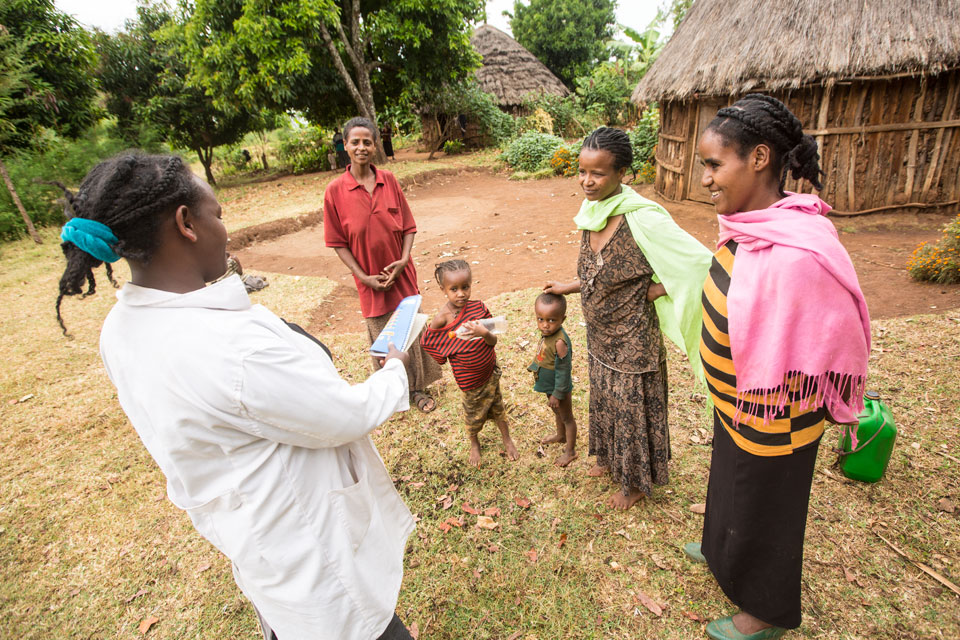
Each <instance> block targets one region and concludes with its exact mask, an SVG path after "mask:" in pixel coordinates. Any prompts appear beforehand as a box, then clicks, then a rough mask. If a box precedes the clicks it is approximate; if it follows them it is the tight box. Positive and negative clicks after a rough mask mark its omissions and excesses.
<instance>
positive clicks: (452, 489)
mask: <svg viewBox="0 0 960 640" xmlns="http://www.w3.org/2000/svg"><path fill="white" fill-rule="evenodd" d="M459 488H460V485H458V484H452V485H450V486H449V487H447V492H448V493H453V492H454V491H456V490H457V489H459Z"/></svg>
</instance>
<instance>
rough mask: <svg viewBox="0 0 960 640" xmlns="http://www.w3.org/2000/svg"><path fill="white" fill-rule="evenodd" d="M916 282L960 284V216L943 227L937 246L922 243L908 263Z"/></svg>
mask: <svg viewBox="0 0 960 640" xmlns="http://www.w3.org/2000/svg"><path fill="white" fill-rule="evenodd" d="M907 269H908V270H909V271H910V275H911V276H913V279H914V280H929V281H931V282H939V283H941V284H951V283H954V282H960V214H957V217H956V218H954V219H953V220H951V221H950V222H949V223H947V225H946V226H944V227H943V237H942V238H940V239H939V240H938V241H937V242H936V243H935V244H928V243H926V242H921V243H920V246H918V247H917V248H916V249H914V251H913V254H912V255H911V256H910V259H909V260H908V261H907Z"/></svg>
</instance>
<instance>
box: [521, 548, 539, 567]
mask: <svg viewBox="0 0 960 640" xmlns="http://www.w3.org/2000/svg"><path fill="white" fill-rule="evenodd" d="M523 555H525V556H527V560H528V561H529V562H530V564H533V563H534V562H536V561H537V550H536V549H530V551H524V552H523Z"/></svg>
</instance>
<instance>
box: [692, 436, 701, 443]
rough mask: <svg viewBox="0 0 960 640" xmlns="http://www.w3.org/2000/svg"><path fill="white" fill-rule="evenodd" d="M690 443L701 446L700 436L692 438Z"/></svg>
mask: <svg viewBox="0 0 960 640" xmlns="http://www.w3.org/2000/svg"><path fill="white" fill-rule="evenodd" d="M690 442H692V443H693V444H700V436H698V435H696V434H694V435H692V436H690Z"/></svg>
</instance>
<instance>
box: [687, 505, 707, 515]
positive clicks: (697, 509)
mask: <svg viewBox="0 0 960 640" xmlns="http://www.w3.org/2000/svg"><path fill="white" fill-rule="evenodd" d="M690 511H692V512H694V513H699V514H700V515H703V514H705V513H706V512H707V505H706V504H704V503H703V502H698V503H696V504H692V505H690Z"/></svg>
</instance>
